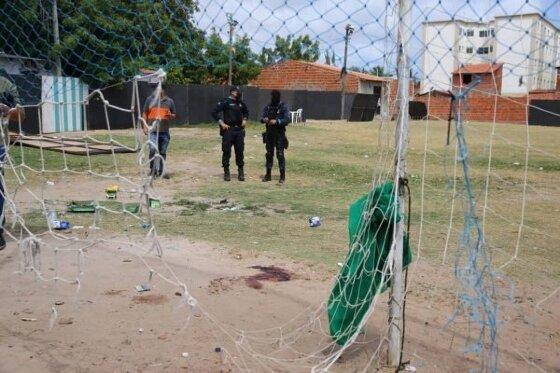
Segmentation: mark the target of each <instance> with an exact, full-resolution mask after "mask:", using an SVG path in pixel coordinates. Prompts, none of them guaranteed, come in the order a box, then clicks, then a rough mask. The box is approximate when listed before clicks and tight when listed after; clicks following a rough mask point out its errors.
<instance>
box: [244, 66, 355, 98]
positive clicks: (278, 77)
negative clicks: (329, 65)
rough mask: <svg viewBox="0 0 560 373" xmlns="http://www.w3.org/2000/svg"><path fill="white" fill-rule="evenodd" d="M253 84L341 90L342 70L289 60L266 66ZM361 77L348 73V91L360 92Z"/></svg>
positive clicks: (288, 87) (315, 89) (277, 87)
mask: <svg viewBox="0 0 560 373" xmlns="http://www.w3.org/2000/svg"><path fill="white" fill-rule="evenodd" d="M251 85H254V86H257V87H259V88H265V89H295V90H297V89H304V90H310V91H340V90H341V89H342V83H341V80H340V71H336V70H328V69H325V68H321V67H319V66H314V65H312V64H307V63H303V62H301V61H294V60H288V61H284V62H281V63H279V64H276V65H272V66H269V67H265V68H264V69H262V70H261V74H260V75H259V76H258V77H257V78H256V79H255V80H253V81H251ZM358 87H359V79H358V77H356V76H353V75H350V74H348V75H347V85H346V92H350V93H353V92H358Z"/></svg>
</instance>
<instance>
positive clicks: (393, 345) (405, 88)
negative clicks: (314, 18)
mask: <svg viewBox="0 0 560 373" xmlns="http://www.w3.org/2000/svg"><path fill="white" fill-rule="evenodd" d="M411 10H412V9H411V1H410V0H399V20H398V22H399V24H398V37H397V43H398V45H397V47H398V55H397V78H398V92H397V108H398V116H397V124H396V131H395V148H396V154H395V174H394V180H395V187H396V188H397V194H398V206H399V215H400V216H401V220H400V221H399V222H397V224H396V227H395V232H394V236H393V237H394V245H393V248H394V252H393V263H392V279H391V296H390V299H389V336H388V338H389V348H388V354H387V363H388V365H389V366H391V367H396V368H398V366H399V365H400V363H401V355H402V354H401V351H402V348H403V346H402V337H403V334H402V333H403V330H402V325H403V323H402V319H403V300H404V276H403V267H402V259H403V244H404V220H405V217H404V211H405V209H404V204H405V198H404V186H403V184H402V180H404V179H406V147H407V143H408V101H409V87H410V71H409V62H408V43H409V41H410V27H411V24H410V22H409V20H410V12H411Z"/></svg>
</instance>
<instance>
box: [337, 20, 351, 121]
mask: <svg viewBox="0 0 560 373" xmlns="http://www.w3.org/2000/svg"><path fill="white" fill-rule="evenodd" d="M345 30H346V34H345V35H344V62H343V63H342V70H341V71H340V81H341V83H342V92H341V94H340V119H344V106H346V96H345V94H346V76H347V75H348V72H347V71H346V62H347V60H348V42H349V41H350V36H352V34H353V33H354V27H352V25H351V24H347V25H346V28H345Z"/></svg>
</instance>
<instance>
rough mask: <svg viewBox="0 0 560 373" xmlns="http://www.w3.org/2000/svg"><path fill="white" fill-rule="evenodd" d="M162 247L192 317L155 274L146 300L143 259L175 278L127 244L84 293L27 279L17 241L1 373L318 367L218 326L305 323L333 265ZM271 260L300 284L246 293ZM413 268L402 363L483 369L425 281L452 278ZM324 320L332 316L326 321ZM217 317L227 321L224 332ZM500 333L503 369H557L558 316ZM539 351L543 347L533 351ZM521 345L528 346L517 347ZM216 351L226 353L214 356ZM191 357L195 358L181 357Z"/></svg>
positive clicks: (102, 248) (0, 274)
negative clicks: (257, 351) (277, 359)
mask: <svg viewBox="0 0 560 373" xmlns="http://www.w3.org/2000/svg"><path fill="white" fill-rule="evenodd" d="M92 238H93V237H92ZM163 243H164V247H167V248H168V249H166V250H165V254H164V255H165V257H164V258H165V261H166V262H167V263H168V264H169V265H170V267H171V268H172V270H173V271H174V272H175V273H176V274H177V276H178V277H180V278H182V279H184V280H185V284H186V285H187V288H188V290H189V292H190V293H191V294H192V295H193V296H194V297H195V298H196V300H197V302H198V303H199V305H200V306H201V307H202V309H199V308H198V307H195V308H194V309H193V310H192V311H191V310H190V308H188V307H179V305H180V304H181V299H182V298H181V297H180V296H178V295H177V294H176V293H177V292H180V291H181V289H179V288H177V287H174V286H172V285H169V284H168V283H166V282H164V281H161V280H159V279H157V278H154V280H153V281H152V282H151V290H150V291H149V292H144V293H138V292H137V291H136V290H135V287H136V286H137V285H138V284H141V283H145V282H146V281H147V279H148V276H149V271H148V269H147V267H146V266H145V265H144V264H143V262H142V260H141V259H140V258H141V257H144V258H146V260H147V261H148V263H150V264H151V265H153V267H154V268H156V270H158V271H160V270H161V271H162V272H163V273H166V271H165V270H162V269H161V268H160V267H161V266H162V265H161V263H160V261H159V260H156V259H153V257H152V259H149V256H144V255H142V254H140V255H137V254H139V253H138V252H135V251H134V250H132V249H130V248H127V246H126V245H121V246H119V247H114V246H109V245H107V244H99V245H96V246H95V247H93V248H91V249H89V250H88V252H87V254H86V256H87V260H86V273H85V276H84V278H83V280H82V282H83V284H82V286H81V288H80V290H79V292H76V286H75V285H68V284H62V283H58V284H52V283H44V282H41V281H36V280H35V279H34V276H33V275H32V274H29V273H27V274H25V275H19V274H14V270H15V269H17V261H18V252H17V248H16V246H15V244H14V243H13V242H12V243H10V245H9V247H8V248H7V249H6V251H5V252H3V253H2V258H1V261H0V283H2V284H3V286H2V289H1V290H0V296H1V298H2V300H3V301H2V302H1V303H0V320H1V321H0V353H1V354H2V356H3V359H2V365H1V367H0V371H2V372H75V371H79V372H108V371H118V372H136V371H138V372H159V371H171V372H172V371H181V370H184V371H191V372H225V371H238V370H245V369H247V370H250V371H267V370H269V369H270V371H307V370H309V367H310V364H312V362H313V360H311V363H310V362H309V361H307V362H305V364H301V365H300V364H297V363H290V364H285V365H283V366H278V365H276V364H267V362H266V361H264V362H262V361H261V363H262V364H264V365H259V364H261V363H257V362H256V360H255V359H254V358H251V357H250V356H249V355H250V354H248V353H247V351H245V350H243V349H242V348H239V349H238V348H236V346H235V341H236V339H234V337H232V336H231V335H227V334H226V333H224V332H222V330H220V328H221V327H222V326H224V325H225V327H227V328H235V329H237V330H246V331H251V330H259V329H267V328H270V327H274V326H280V325H283V324H285V323H287V322H289V321H290V320H292V319H294V317H295V321H294V322H295V323H297V322H301V323H302V324H304V323H305V320H304V318H302V319H298V318H297V317H296V316H297V315H298V314H300V313H302V312H303V313H306V312H307V313H308V314H312V310H313V309H314V308H315V307H317V306H318V305H320V304H321V302H323V301H324V300H325V299H326V298H327V296H328V292H329V290H330V286H331V279H330V277H331V276H330V274H329V271H328V270H327V269H326V268H321V267H320V266H318V267H315V266H310V265H307V264H304V263H297V262H294V261H289V260H286V259H282V258H278V257H272V256H265V255H255V254H252V253H245V252H235V253H231V252H229V251H227V250H224V249H222V248H219V247H212V246H211V245H208V244H205V243H192V242H188V241H186V240H184V241H183V240H181V241H179V240H169V239H164V242H163ZM59 263H60V266H61V269H62V272H68V273H71V272H72V271H73V270H75V268H74V267H75V259H74V257H73V256H67V257H66V258H65V260H63V261H61V262H59ZM272 264H273V265H275V266H277V267H281V268H284V269H286V270H288V271H290V272H291V273H293V274H294V276H293V279H292V280H290V281H286V282H264V283H263V285H264V286H263V287H262V289H259V290H256V289H253V288H251V287H248V286H247V285H246V282H245V281H243V276H249V275H253V274H255V273H257V271H256V270H253V269H250V268H249V267H251V266H253V265H272ZM413 270H417V271H419V272H423V273H426V274H425V275H421V276H419V282H417V283H416V284H415V285H414V286H411V293H410V295H409V297H408V308H407V314H408V317H407V324H406V334H407V340H406V346H405V351H406V352H405V360H407V361H410V364H411V365H412V366H414V367H416V368H417V369H418V371H424V372H433V371H449V372H453V371H465V370H467V369H468V368H469V367H476V363H475V362H474V360H471V359H469V358H467V356H466V355H464V354H463V353H462V347H461V343H462V342H461V334H462V333H461V332H460V331H459V332H456V331H455V332H453V331H445V330H443V329H442V328H443V326H444V325H445V323H446V320H447V317H448V316H449V315H450V314H451V312H452V306H453V304H452V303H451V302H450V301H449V297H445V296H444V295H443V294H432V293H431V292H430V285H429V284H428V280H429V281H430V282H431V281H433V280H434V276H438V277H439V278H440V280H441V281H442V282H444V281H445V278H444V276H441V275H438V274H437V271H435V270H434V268H430V267H428V266H426V265H425V264H421V263H417V264H416V265H415V267H413ZM46 271H49V269H46ZM533 296H534V295H533ZM53 302H56V303H57V304H58V305H56V309H57V312H58V316H57V318H56V319H54V327H53V328H52V329H50V328H49V322H50V320H51V317H52V315H51V313H50V311H51V307H52V306H53ZM385 302H386V296H383V297H381V299H380V300H379V306H378V308H377V310H376V311H375V314H374V317H373V318H372V320H371V321H370V322H369V324H368V327H367V330H366V332H365V333H364V338H363V340H362V343H360V344H359V345H358V347H356V348H354V349H352V351H351V352H348V353H346V354H345V355H343V356H342V358H341V359H340V360H339V362H337V363H336V364H335V365H334V366H333V367H332V369H331V370H332V371H340V372H353V371H362V369H364V368H366V367H368V363H369V359H370V358H371V354H372V351H373V350H374V347H375V348H376V347H377V344H378V342H379V335H380V334H382V333H383V332H384V328H385V326H384V325H385V322H386V321H385V320H386V314H387V310H386V306H385ZM524 302H527V299H522V300H520V306H521V307H522V308H523V303H524ZM558 306H559V304H558V302H557V301H556V302H553V303H552V304H550V305H548V307H546V308H543V313H545V314H546V313H547V309H548V310H549V311H548V312H550V311H551V310H554V309H556V308H557V307H558ZM525 310H527V308H526V309H525ZM206 312H209V313H210V316H209V315H207V314H206ZM527 312H528V311H527ZM512 315H513V312H512ZM189 316H190V321H188V322H187V319H188V318H189ZM526 316H527V317H528V318H529V317H530V315H528V314H527V315H526ZM319 318H320V319H321V320H322V321H324V320H325V317H324V315H321V316H320V317H319ZM25 320H29V321H25ZM214 320H217V321H219V323H220V326H218V325H217V324H215V323H214ZM295 325H296V324H294V325H287V326H286V327H285V328H284V330H285V332H291V331H292V332H293V329H295ZM534 328H537V330H535V329H534ZM301 332H302V333H304V334H306V333H311V335H312V336H313V337H312V338H306V339H305V340H302V341H299V342H297V343H295V344H294V347H297V348H298V349H299V350H300V351H312V350H313V349H314V348H316V346H325V345H327V343H328V339H326V338H325V336H324V335H322V333H321V332H320V330H318V329H317V328H310V330H309V331H307V330H305V331H301ZM501 333H502V334H501V342H502V344H501V351H500V357H501V370H502V371H507V372H526V371H530V369H529V368H531V367H533V369H534V370H535V371H536V370H539V369H537V368H536V366H538V367H539V368H540V369H543V370H544V371H551V372H554V371H558V367H559V365H558V363H559V361H560V360H559V351H560V349H559V344H558V320H557V319H554V317H553V316H552V314H551V312H550V313H549V314H548V316H546V315H545V317H542V315H541V317H539V318H538V324H537V325H534V326H532V325H530V323H529V322H528V321H527V320H525V319H524V318H522V317H514V318H512V319H511V320H509V322H508V325H507V327H506V328H502V331H501ZM270 337H271V338H277V337H278V332H276V331H275V332H273V333H271V334H270ZM454 339H455V341H454V342H453V340H454ZM249 343H250V344H256V345H257V347H263V348H264V351H266V350H267V345H266V343H263V344H261V345H260V346H259V342H255V341H252V342H249ZM453 343H454V344H455V345H453ZM531 345H533V346H534V345H538V346H539V347H538V348H535V349H531V347H530V346H531ZM521 346H525V348H526V350H523V351H518V348H522V347H521ZM216 348H220V349H221V352H216ZM529 349H530V350H529ZM226 350H227V351H228V354H229V356H228V357H227V358H226V357H225V355H226V354H225V353H224V351H226ZM531 350H532V351H531ZM271 351H272V350H271ZM184 353H187V354H188V356H186V357H184V356H183V354H184ZM382 355H383V354H382ZM382 355H381V356H380V357H379V359H377V360H380V362H379V363H378V362H374V363H373V364H371V365H370V366H369V368H368V370H369V371H373V370H376V369H378V368H379V369H382V368H383V367H382V366H380V365H382V361H383V357H382ZM524 359H529V360H528V361H525V360H524ZM531 363H534V364H535V366H532V365H531Z"/></svg>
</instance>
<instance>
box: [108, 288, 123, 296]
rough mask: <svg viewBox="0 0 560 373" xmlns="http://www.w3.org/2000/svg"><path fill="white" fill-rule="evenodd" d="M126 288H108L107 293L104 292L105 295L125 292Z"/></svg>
mask: <svg viewBox="0 0 560 373" xmlns="http://www.w3.org/2000/svg"><path fill="white" fill-rule="evenodd" d="M125 291H126V290H124V289H120V290H113V289H111V290H107V291H106V292H105V293H103V294H104V295H119V294H122V293H124V292H125Z"/></svg>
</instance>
